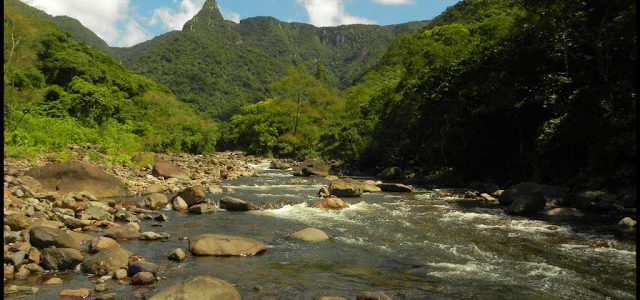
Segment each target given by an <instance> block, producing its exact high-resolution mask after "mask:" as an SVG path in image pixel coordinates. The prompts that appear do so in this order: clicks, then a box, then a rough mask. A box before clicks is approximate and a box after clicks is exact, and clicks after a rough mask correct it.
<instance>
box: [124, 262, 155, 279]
mask: <svg viewBox="0 0 640 300" xmlns="http://www.w3.org/2000/svg"><path fill="white" fill-rule="evenodd" d="M139 272H149V273H152V274H153V275H156V274H157V272H158V265H156V264H154V263H152V262H147V261H134V262H132V263H131V264H129V268H128V269H127V274H128V275H129V276H130V277H133V275H135V274H138V273H139Z"/></svg>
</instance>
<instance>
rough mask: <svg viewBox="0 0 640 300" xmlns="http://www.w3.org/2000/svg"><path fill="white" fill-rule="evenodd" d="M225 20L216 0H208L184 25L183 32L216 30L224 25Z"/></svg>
mask: <svg viewBox="0 0 640 300" xmlns="http://www.w3.org/2000/svg"><path fill="white" fill-rule="evenodd" d="M223 22H224V18H223V17H222V14H221V13H220V8H219V7H218V3H217V2H216V0H207V1H206V2H205V3H204V5H203V6H202V9H200V11H199V12H198V13H197V14H196V15H195V16H194V17H193V18H191V20H189V21H188V22H187V23H185V24H184V26H183V27H182V31H196V30H197V29H200V28H216V27H218V26H220V25H221V24H223Z"/></svg>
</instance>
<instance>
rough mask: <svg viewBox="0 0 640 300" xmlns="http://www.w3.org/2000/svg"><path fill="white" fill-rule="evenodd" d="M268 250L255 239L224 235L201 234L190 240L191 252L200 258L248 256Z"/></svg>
mask: <svg viewBox="0 0 640 300" xmlns="http://www.w3.org/2000/svg"><path fill="white" fill-rule="evenodd" d="M265 250H267V245H265V244H263V243H261V242H258V241H256V240H254V239H250V238H245V237H238V236H229V235H223V234H201V235H198V236H196V237H194V238H192V239H191V240H189V251H191V253H192V254H194V255H200V256H208V255H213V256H248V255H256V254H258V253H260V252H263V251H265Z"/></svg>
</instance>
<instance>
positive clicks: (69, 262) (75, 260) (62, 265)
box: [42, 248, 82, 271]
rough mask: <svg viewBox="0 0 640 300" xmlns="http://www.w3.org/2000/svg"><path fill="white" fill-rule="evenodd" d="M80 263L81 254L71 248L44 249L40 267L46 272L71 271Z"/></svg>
mask: <svg viewBox="0 0 640 300" xmlns="http://www.w3.org/2000/svg"><path fill="white" fill-rule="evenodd" d="M81 262H82V253H80V251H79V250H77V249H72V248H45V249H43V250H42V265H43V266H44V267H45V268H47V269H48V270H60V271H63V270H73V269H74V268H75V267H76V266H77V265H78V264H79V263H81Z"/></svg>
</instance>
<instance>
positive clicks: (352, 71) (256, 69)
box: [114, 0, 427, 120]
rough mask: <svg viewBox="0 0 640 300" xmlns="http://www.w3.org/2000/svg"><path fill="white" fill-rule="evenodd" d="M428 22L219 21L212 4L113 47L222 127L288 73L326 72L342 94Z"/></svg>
mask: <svg viewBox="0 0 640 300" xmlns="http://www.w3.org/2000/svg"><path fill="white" fill-rule="evenodd" d="M426 23H427V22H412V23H406V24H400V25H394V26H375V25H346V26H338V27H323V28H318V27H314V26H311V25H308V24H300V23H285V22H281V21H278V20H276V19H274V18H270V17H256V18H249V19H245V20H242V21H241V22H240V23H239V24H236V23H233V22H230V21H224V19H223V18H222V15H220V12H219V11H218V7H217V4H216V2H215V1H213V0H209V1H207V2H206V3H205V4H204V6H203V9H202V10H201V11H200V12H199V13H198V14H197V15H196V16H194V17H193V19H192V20H190V21H189V22H187V23H186V24H185V25H184V26H183V29H182V31H173V32H169V33H167V34H165V35H162V36H159V37H156V38H154V39H153V40H150V41H147V42H144V43H141V44H139V45H136V46H134V47H131V48H115V49H114V55H115V57H116V58H117V59H118V60H120V61H121V62H122V63H123V64H124V65H125V66H126V67H127V68H129V69H131V70H132V71H134V72H135V73H137V74H141V75H144V76H147V77H148V78H151V79H153V80H155V81H157V82H159V83H161V84H164V85H166V86H167V87H169V88H171V90H172V91H173V92H174V93H175V94H176V95H177V96H178V98H179V99H180V100H182V101H184V102H187V103H190V104H192V105H193V106H194V107H195V108H196V109H197V110H198V111H202V112H204V113H205V114H206V115H208V116H210V117H212V118H215V119H218V120H229V119H230V117H231V116H232V115H233V114H235V113H237V112H239V109H240V107H241V106H243V105H245V104H252V103H256V102H258V101H261V100H264V99H265V98H269V97H272V96H274V95H272V94H271V93H270V91H271V90H270V89H268V86H269V85H270V84H271V83H273V82H276V81H278V80H279V79H280V78H282V77H283V76H285V75H286V74H285V73H286V70H287V68H288V67H289V66H292V65H293V66H298V65H302V66H304V67H305V68H306V70H307V71H308V72H313V71H314V70H315V68H316V65H318V64H320V65H323V66H324V67H326V70H327V72H328V74H329V76H330V77H331V78H332V82H331V85H332V86H333V87H337V88H345V87H347V86H349V85H351V84H353V82H354V81H355V80H357V79H358V78H359V77H360V76H361V75H362V74H363V73H364V72H366V71H367V70H368V69H369V68H370V67H371V66H373V65H374V64H375V63H376V62H377V61H378V60H379V59H380V58H381V57H382V54H383V53H384V51H385V50H386V48H387V46H388V45H389V44H390V43H391V42H392V41H393V39H394V37H396V36H398V35H400V34H403V33H413V32H415V31H416V30H418V29H419V28H422V27H424V26H425V25H426Z"/></svg>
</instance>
